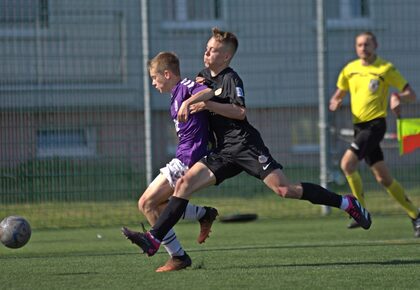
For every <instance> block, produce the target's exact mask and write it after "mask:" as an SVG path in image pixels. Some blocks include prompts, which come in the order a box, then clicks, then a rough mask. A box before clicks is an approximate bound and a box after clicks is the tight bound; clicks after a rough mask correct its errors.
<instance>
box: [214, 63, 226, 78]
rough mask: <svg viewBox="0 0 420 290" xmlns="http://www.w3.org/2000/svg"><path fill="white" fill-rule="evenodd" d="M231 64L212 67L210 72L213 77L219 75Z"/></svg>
mask: <svg viewBox="0 0 420 290" xmlns="http://www.w3.org/2000/svg"><path fill="white" fill-rule="evenodd" d="M228 67H229V64H226V65H223V66H220V67H217V68H210V73H211V76H212V77H215V76H217V75H218V74H219V73H220V72H221V71H223V70H224V69H226V68H228Z"/></svg>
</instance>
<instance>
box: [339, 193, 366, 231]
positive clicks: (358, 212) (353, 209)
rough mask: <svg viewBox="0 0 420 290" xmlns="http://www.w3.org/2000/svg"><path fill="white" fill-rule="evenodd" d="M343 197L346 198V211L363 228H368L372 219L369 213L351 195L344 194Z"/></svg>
mask: <svg viewBox="0 0 420 290" xmlns="http://www.w3.org/2000/svg"><path fill="white" fill-rule="evenodd" d="M343 198H347V200H348V202H349V206H348V207H347V209H346V212H347V213H348V214H349V215H350V216H351V217H352V218H353V219H354V220H355V221H356V222H357V223H358V224H359V225H360V226H361V227H362V228H364V229H365V230H367V229H369V228H370V225H371V224H372V220H371V218H370V213H369V212H368V211H367V210H366V209H365V208H364V207H363V206H362V205H361V204H360V203H359V201H358V200H357V199H356V198H355V197H353V196H352V195H346V196H344V197H343Z"/></svg>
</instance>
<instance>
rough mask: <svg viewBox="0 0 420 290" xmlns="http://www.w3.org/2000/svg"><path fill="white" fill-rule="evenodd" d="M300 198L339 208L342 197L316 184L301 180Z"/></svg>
mask: <svg viewBox="0 0 420 290" xmlns="http://www.w3.org/2000/svg"><path fill="white" fill-rule="evenodd" d="M302 188H303V194H302V198H301V199H304V200H308V201H310V202H311V203H313V204H322V205H328V206H332V207H337V208H340V205H341V200H342V197H341V195H338V194H336V193H334V192H332V191H329V190H328V189H325V188H323V187H322V186H320V185H318V184H313V183H306V182H302Z"/></svg>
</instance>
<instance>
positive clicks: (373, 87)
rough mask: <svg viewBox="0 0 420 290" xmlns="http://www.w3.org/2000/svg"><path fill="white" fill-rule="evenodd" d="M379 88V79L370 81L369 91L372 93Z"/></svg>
mask: <svg viewBox="0 0 420 290" xmlns="http://www.w3.org/2000/svg"><path fill="white" fill-rule="evenodd" d="M378 88H379V80H370V82H369V91H371V92H372V93H374V92H376V91H377V90H378Z"/></svg>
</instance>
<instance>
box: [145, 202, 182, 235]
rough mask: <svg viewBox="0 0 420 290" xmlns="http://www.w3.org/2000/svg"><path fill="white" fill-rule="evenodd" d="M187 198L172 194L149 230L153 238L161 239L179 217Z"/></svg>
mask: <svg viewBox="0 0 420 290" xmlns="http://www.w3.org/2000/svg"><path fill="white" fill-rule="evenodd" d="M187 204H188V199H183V198H179V197H176V196H173V197H172V198H171V199H170V200H169V203H168V205H167V206H166V208H165V210H164V211H163V212H162V213H161V215H160V216H159V218H158V220H157V221H156V224H155V225H154V226H153V227H152V229H151V230H150V233H151V234H152V236H153V237H154V238H156V239H157V240H159V241H162V240H163V238H164V237H165V236H166V234H167V233H168V232H169V230H170V229H171V228H172V227H173V226H174V225H175V224H176V223H177V222H178V221H179V220H180V219H181V216H182V214H183V213H184V211H185V208H186V207H187Z"/></svg>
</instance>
